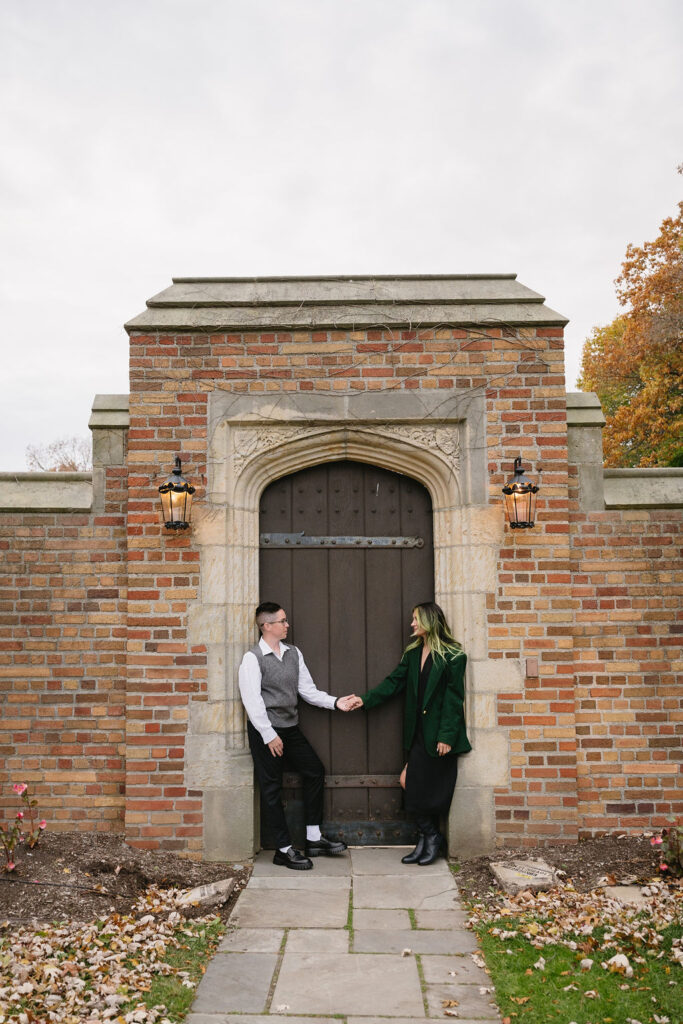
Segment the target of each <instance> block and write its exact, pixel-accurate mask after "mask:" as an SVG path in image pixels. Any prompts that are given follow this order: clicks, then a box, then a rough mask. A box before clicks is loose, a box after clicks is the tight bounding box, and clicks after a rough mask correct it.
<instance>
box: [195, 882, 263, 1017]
mask: <svg viewBox="0 0 683 1024" xmlns="http://www.w3.org/2000/svg"><path fill="white" fill-rule="evenodd" d="M240 899H241V897H240ZM277 961H278V957H277V954H275V953H217V954H216V956H215V957H214V958H213V960H212V961H211V962H210V963H209V965H208V966H207V968H206V973H205V974H204V977H203V978H202V981H201V985H200V986H199V987H198V988H197V997H196V999H195V1001H194V1003H193V1004H192V1009H193V1011H194V1012H195V1013H228V1012H229V1011H231V1010H232V1011H233V1012H238V1013H264V1011H265V1009H266V1001H267V999H268V993H269V992H270V983H271V980H272V977H273V973H274V971H275V966H276V964H277Z"/></svg>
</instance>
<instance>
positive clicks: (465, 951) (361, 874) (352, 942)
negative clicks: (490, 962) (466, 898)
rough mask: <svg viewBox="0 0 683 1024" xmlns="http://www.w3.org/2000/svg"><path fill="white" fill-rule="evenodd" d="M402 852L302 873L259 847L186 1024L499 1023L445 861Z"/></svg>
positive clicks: (341, 860)
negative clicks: (337, 1023)
mask: <svg viewBox="0 0 683 1024" xmlns="http://www.w3.org/2000/svg"><path fill="white" fill-rule="evenodd" d="M403 852H404V850H403V849H401V848H400V847H390V848H386V847H381V848H380V847H358V848H356V849H352V850H350V851H349V853H348V854H346V855H345V856H343V857H338V858H331V857H330V858H325V857H319V858H317V859H316V860H315V861H314V865H315V866H314V868H313V870H312V871H302V872H295V871H291V870H288V869H287V868H280V867H275V866H274V865H273V863H272V853H261V854H259V855H258V857H257V858H256V862H255V866H254V873H253V875H252V877H251V879H250V880H249V884H248V886H247V887H246V889H245V890H244V892H243V893H242V895H241V896H240V898H239V900H238V902H237V905H236V907H235V910H234V912H233V915H232V917H231V919H230V927H229V928H228V931H227V932H226V934H225V936H224V938H223V941H222V943H221V945H220V948H219V951H218V953H217V954H216V956H215V957H214V959H213V960H212V961H211V963H210V964H209V966H208V967H207V970H206V974H205V975H204V977H203V978H202V981H201V982H200V984H199V987H198V989H197V996H196V999H195V1001H194V1004H193V1006H192V1011H191V1013H190V1014H189V1016H188V1017H187V1022H188V1024H276V1021H277V1020H280V1021H282V1024H285V1022H287V1024H327V1022H328V1021H329V1018H330V1017H333V1016H334V1017H335V1018H337V1019H339V1018H340V1017H343V1018H346V1024H392V1022H393V1024H412V1022H414V1021H415V1020H419V1019H421V1018H433V1017H436V1018H440V1019H442V1020H452V1021H457V1022H459V1024H475V1022H482V1021H496V1022H499V1021H500V1015H499V1013H498V1010H497V1009H496V1005H495V1003H493V1002H492V1001H491V1000H492V996H491V995H490V994H489V993H488V992H483V991H481V989H490V987H491V979H490V978H489V976H488V975H487V974H486V973H485V971H484V970H483V969H482V968H480V967H477V966H476V964H475V963H474V961H473V960H472V957H471V955H470V954H471V953H472V952H473V951H474V950H475V949H476V940H475V936H474V933H473V932H471V931H468V930H467V929H466V928H465V920H466V917H465V914H464V912H463V910H462V909H461V906H460V902H459V898H458V890H457V886H456V884H455V881H454V879H453V875H452V873H451V872H450V870H449V868H448V865H447V864H446V862H445V861H444V860H439V861H437V862H436V863H435V864H432V865H430V866H429V867H424V868H420V867H416V866H413V865H404V864H401V856H402V854H403ZM444 1000H456V1001H457V1006H455V1007H453V1009H455V1010H456V1011H457V1014H458V1016H457V1017H453V1016H450V1015H447V1014H446V1012H445V1008H444V1006H443V1002H444ZM387 1018H389V1020H387Z"/></svg>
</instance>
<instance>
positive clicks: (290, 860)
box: [273, 846, 313, 871]
mask: <svg viewBox="0 0 683 1024" xmlns="http://www.w3.org/2000/svg"><path fill="white" fill-rule="evenodd" d="M273 864H279V865H280V866H281V867H283V868H293V869H294V871H310V870H311V868H312V867H313V862H312V861H310V860H309V859H308V857H304V855H303V853H299V851H298V850H295V849H294V847H293V846H290V848H289V849H288V850H287V853H283V852H282V850H276V851H275V856H274V857H273Z"/></svg>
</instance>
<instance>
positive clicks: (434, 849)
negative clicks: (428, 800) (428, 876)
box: [417, 821, 444, 867]
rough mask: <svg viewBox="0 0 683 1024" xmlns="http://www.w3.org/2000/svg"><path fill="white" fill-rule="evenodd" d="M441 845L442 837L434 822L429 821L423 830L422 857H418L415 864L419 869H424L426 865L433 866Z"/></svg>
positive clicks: (442, 843) (442, 842)
mask: <svg viewBox="0 0 683 1024" xmlns="http://www.w3.org/2000/svg"><path fill="white" fill-rule="evenodd" d="M443 845H444V837H443V836H442V835H441V833H440V832H439V830H438V828H437V827H436V825H435V824H434V822H432V821H430V822H429V823H428V825H427V827H425V828H424V844H423V847H422V856H421V857H418V859H417V863H418V864H419V865H420V866H421V867H426V866H427V864H433V863H434V861H435V860H436V858H437V857H438V856H439V854H440V853H441V849H442V847H443Z"/></svg>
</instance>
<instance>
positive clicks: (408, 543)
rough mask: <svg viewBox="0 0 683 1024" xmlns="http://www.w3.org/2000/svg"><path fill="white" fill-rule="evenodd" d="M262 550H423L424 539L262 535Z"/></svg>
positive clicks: (300, 534) (260, 542)
mask: <svg viewBox="0 0 683 1024" xmlns="http://www.w3.org/2000/svg"><path fill="white" fill-rule="evenodd" d="M259 544H260V546H261V547H262V548H422V547H424V539H423V538H422V537H361V536H343V537H321V536H313V535H310V534H306V533H304V532H302V533H262V534H261V535H260V537H259Z"/></svg>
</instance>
